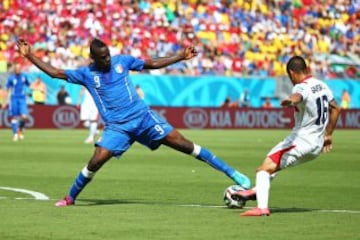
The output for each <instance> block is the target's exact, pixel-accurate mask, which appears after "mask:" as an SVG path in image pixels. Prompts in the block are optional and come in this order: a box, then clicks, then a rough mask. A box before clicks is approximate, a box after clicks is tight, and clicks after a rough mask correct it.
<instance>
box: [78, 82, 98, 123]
mask: <svg viewBox="0 0 360 240" xmlns="http://www.w3.org/2000/svg"><path fill="white" fill-rule="evenodd" d="M80 118H81V120H82V121H85V120H90V121H95V120H97V119H98V118H99V111H98V109H97V107H96V105H95V102H94V100H93V98H92V96H91V95H90V93H89V91H88V90H87V89H84V99H83V101H82V103H81V106H80Z"/></svg>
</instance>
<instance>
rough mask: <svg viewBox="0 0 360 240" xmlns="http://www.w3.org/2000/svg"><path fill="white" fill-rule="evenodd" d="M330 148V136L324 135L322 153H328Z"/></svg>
mask: <svg viewBox="0 0 360 240" xmlns="http://www.w3.org/2000/svg"><path fill="white" fill-rule="evenodd" d="M331 149H332V136H331V135H325V139H324V145H323V148H322V152H323V153H328V152H330V151H331Z"/></svg>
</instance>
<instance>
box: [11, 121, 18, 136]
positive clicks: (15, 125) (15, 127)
mask: <svg viewBox="0 0 360 240" xmlns="http://www.w3.org/2000/svg"><path fill="white" fill-rule="evenodd" d="M11 129H12V132H13V134H14V135H15V134H17V131H18V121H17V120H16V119H12V120H11Z"/></svg>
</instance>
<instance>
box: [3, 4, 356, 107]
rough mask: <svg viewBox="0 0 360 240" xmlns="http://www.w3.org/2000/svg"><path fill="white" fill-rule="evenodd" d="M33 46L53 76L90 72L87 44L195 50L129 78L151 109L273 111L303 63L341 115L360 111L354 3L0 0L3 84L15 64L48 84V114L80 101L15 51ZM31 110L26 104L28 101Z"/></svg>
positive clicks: (157, 52)
mask: <svg viewBox="0 0 360 240" xmlns="http://www.w3.org/2000/svg"><path fill="white" fill-rule="evenodd" d="M20 37H21V38H25V39H26V40H27V41H29V42H30V43H31V44H33V50H34V51H35V53H36V54H37V56H39V57H41V58H42V59H43V60H45V61H48V62H50V63H51V64H53V65H54V66H56V67H59V68H66V69H73V68H77V67H79V66H81V65H84V64H87V63H88V58H89V51H88V47H89V41H90V40H91V39H92V38H94V37H98V38H100V39H102V40H103V41H105V42H106V43H107V44H108V45H109V46H110V50H111V54H130V55H133V56H135V57H139V58H145V59H146V58H150V57H156V56H158V57H163V56H167V55H170V54H173V53H174V52H176V51H178V50H180V49H182V48H183V47H185V46H189V45H194V46H196V48H197V50H198V51H199V55H198V56H197V57H196V58H194V59H193V60H190V61H186V62H185V61H184V62H180V63H178V64H175V65H172V66H170V67H168V68H165V69H161V70H154V71H148V72H146V71H143V72H142V73H141V74H132V75H131V78H132V81H133V82H134V85H138V86H139V88H141V89H142V90H143V92H144V96H145V97H144V100H145V101H146V102H147V103H148V104H150V105H152V106H169V107H173V106H175V107H176V106H186V107H220V106H231V107H253V108H258V107H265V106H267V107H274V108H277V107H279V99H281V98H282V97H284V96H285V95H286V94H288V93H289V91H290V89H291V85H290V82H289V81H288V79H287V77H286V71H285V65H286V62H287V60H288V59H289V58H290V57H291V56H293V55H301V56H303V57H305V58H306V59H307V61H308V63H309V65H310V67H311V69H312V72H313V75H314V76H315V77H318V78H320V79H322V80H324V81H326V82H327V83H328V84H329V85H330V87H331V88H332V90H333V91H334V94H335V97H336V99H337V100H338V102H339V104H340V103H342V102H343V101H345V102H346V103H344V104H343V108H360V81H359V79H360V57H359V56H360V54H359V53H360V1H357V0H353V1H350V0H326V1H322V0H317V1H316V0H262V1H261V0H234V1H228V0H188V1H178V0H164V1H152V0H141V1H130V0H119V1H116V0H91V1H90V0H49V1H44V0H2V1H1V3H0V84H1V85H2V88H4V85H5V84H6V80H7V77H8V75H9V74H10V73H11V72H12V71H13V66H14V63H16V62H21V63H22V64H23V66H24V71H25V72H26V73H27V75H28V76H29V79H30V80H31V81H32V82H35V80H36V79H38V78H40V80H41V81H42V82H43V83H44V84H45V86H46V88H47V91H46V100H45V104H46V105H56V104H58V100H57V94H58V92H59V91H60V89H61V87H63V88H64V89H65V90H66V91H67V92H68V94H69V99H68V101H67V104H70V105H76V104H77V102H78V94H79V91H80V87H79V86H75V85H70V84H67V83H66V82H64V81H53V80H51V79H50V78H49V77H48V76H47V75H45V74H43V73H41V72H40V71H39V70H38V69H37V68H36V67H34V66H32V65H31V64H29V62H27V61H25V60H24V59H23V58H21V57H19V54H18V53H17V52H16V40H17V39H18V38H20ZM29 96H30V97H29V103H30V104H32V103H33V102H34V99H32V97H31V94H29Z"/></svg>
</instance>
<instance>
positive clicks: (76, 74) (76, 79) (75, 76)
mask: <svg viewBox="0 0 360 240" xmlns="http://www.w3.org/2000/svg"><path fill="white" fill-rule="evenodd" d="M65 75H66V77H67V80H68V82H70V83H75V84H82V83H83V82H84V69H83V68H78V69H75V70H69V69H67V70H65Z"/></svg>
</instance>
